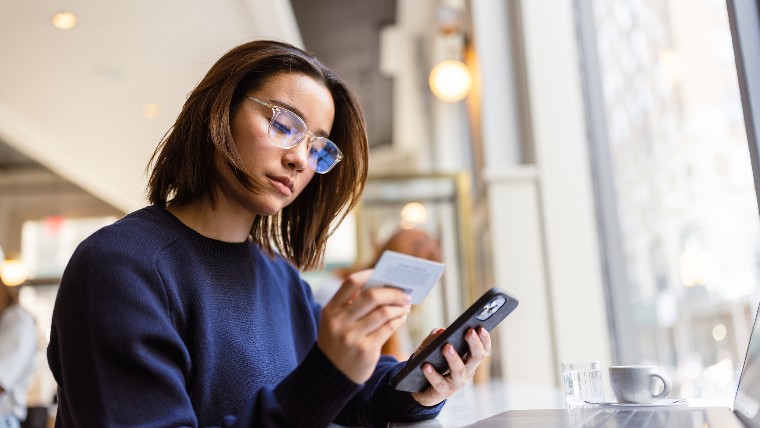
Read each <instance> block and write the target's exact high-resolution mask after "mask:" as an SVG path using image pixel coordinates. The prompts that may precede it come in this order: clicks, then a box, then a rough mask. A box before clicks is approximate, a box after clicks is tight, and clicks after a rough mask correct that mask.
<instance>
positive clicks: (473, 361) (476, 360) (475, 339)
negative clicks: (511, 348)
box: [465, 329, 486, 366]
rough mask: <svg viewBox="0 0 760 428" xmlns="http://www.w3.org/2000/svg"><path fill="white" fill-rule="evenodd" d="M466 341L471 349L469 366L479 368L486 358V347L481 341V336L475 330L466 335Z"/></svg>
mask: <svg viewBox="0 0 760 428" xmlns="http://www.w3.org/2000/svg"><path fill="white" fill-rule="evenodd" d="M465 340H466V341H467V345H468V346H469V348H470V351H469V356H468V357H467V365H468V366H471V365H475V366H477V365H478V364H480V362H481V361H483V358H485V356H486V349H485V345H484V343H483V341H482V340H481V339H480V336H478V335H477V334H476V333H475V330H474V329H470V330H468V331H467V334H465Z"/></svg>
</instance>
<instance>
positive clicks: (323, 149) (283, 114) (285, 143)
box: [245, 95, 343, 174]
mask: <svg viewBox="0 0 760 428" xmlns="http://www.w3.org/2000/svg"><path fill="white" fill-rule="evenodd" d="M245 98H246V99H248V100H250V101H253V102H255V103H257V104H259V105H262V106H264V107H268V108H270V109H271V110H272V119H271V120H270V121H269V129H268V130H267V135H268V136H269V141H270V142H271V143H272V144H273V145H274V146H276V147H280V148H283V149H292V148H293V147H296V146H297V145H298V144H299V143H301V141H303V140H306V141H307V148H308V150H309V159H308V165H309V167H310V168H311V169H312V170H314V172H316V173H318V174H326V173H328V172H330V170H331V169H333V168H334V167H335V165H337V164H338V162H340V161H341V159H343V152H341V151H340V149H339V148H338V146H337V145H336V144H335V143H334V142H332V141H330V140H329V139H328V138H325V137H319V136H316V135H314V134H313V133H312V132H311V131H309V130H308V129H307V127H306V122H304V120H303V119H301V117H300V116H299V115H297V114H296V113H294V112H292V111H290V110H288V109H286V108H283V107H280V106H277V105H274V104H271V103H268V102H266V101H262V100H260V99H258V98H256V97H252V96H250V95H246V96H245ZM278 119H279V120H278Z"/></svg>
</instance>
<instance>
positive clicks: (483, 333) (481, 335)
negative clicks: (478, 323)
mask: <svg viewBox="0 0 760 428" xmlns="http://www.w3.org/2000/svg"><path fill="white" fill-rule="evenodd" d="M480 337H488V330H486V329H484V328H482V327H481V328H480Z"/></svg>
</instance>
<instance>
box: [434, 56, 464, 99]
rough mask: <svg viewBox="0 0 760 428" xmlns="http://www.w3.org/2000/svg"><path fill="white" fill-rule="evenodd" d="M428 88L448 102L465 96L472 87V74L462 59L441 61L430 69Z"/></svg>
mask: <svg viewBox="0 0 760 428" xmlns="http://www.w3.org/2000/svg"><path fill="white" fill-rule="evenodd" d="M429 83H430V90H432V91H433V94H435V96H436V97H438V98H439V99H440V100H442V101H446V102H449V103H453V102H457V101H459V100H461V99H462V98H464V97H466V96H467V94H468V93H469V92H470V88H471V87H472V74H471V73H470V69H469V68H467V65H465V64H464V63H463V62H462V61H457V60H455V59H449V60H445V61H441V62H439V63H438V64H436V66H435V67H433V70H431V71H430V79H429Z"/></svg>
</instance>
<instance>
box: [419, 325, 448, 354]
mask: <svg viewBox="0 0 760 428" xmlns="http://www.w3.org/2000/svg"><path fill="white" fill-rule="evenodd" d="M445 330H446V329H445V328H438V327H436V328H434V329H432V330H430V334H428V335H427V337H426V338H425V339H423V340H422V343H420V346H418V347H417V350H416V351H414V353H415V354H419V353H420V352H421V351H422V350H423V349H425V348H427V347H428V345H430V344H431V343H432V342H433V340H435V338H436V337H438V336H439V335H440V334H441V333H443V332H444V331H445Z"/></svg>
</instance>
